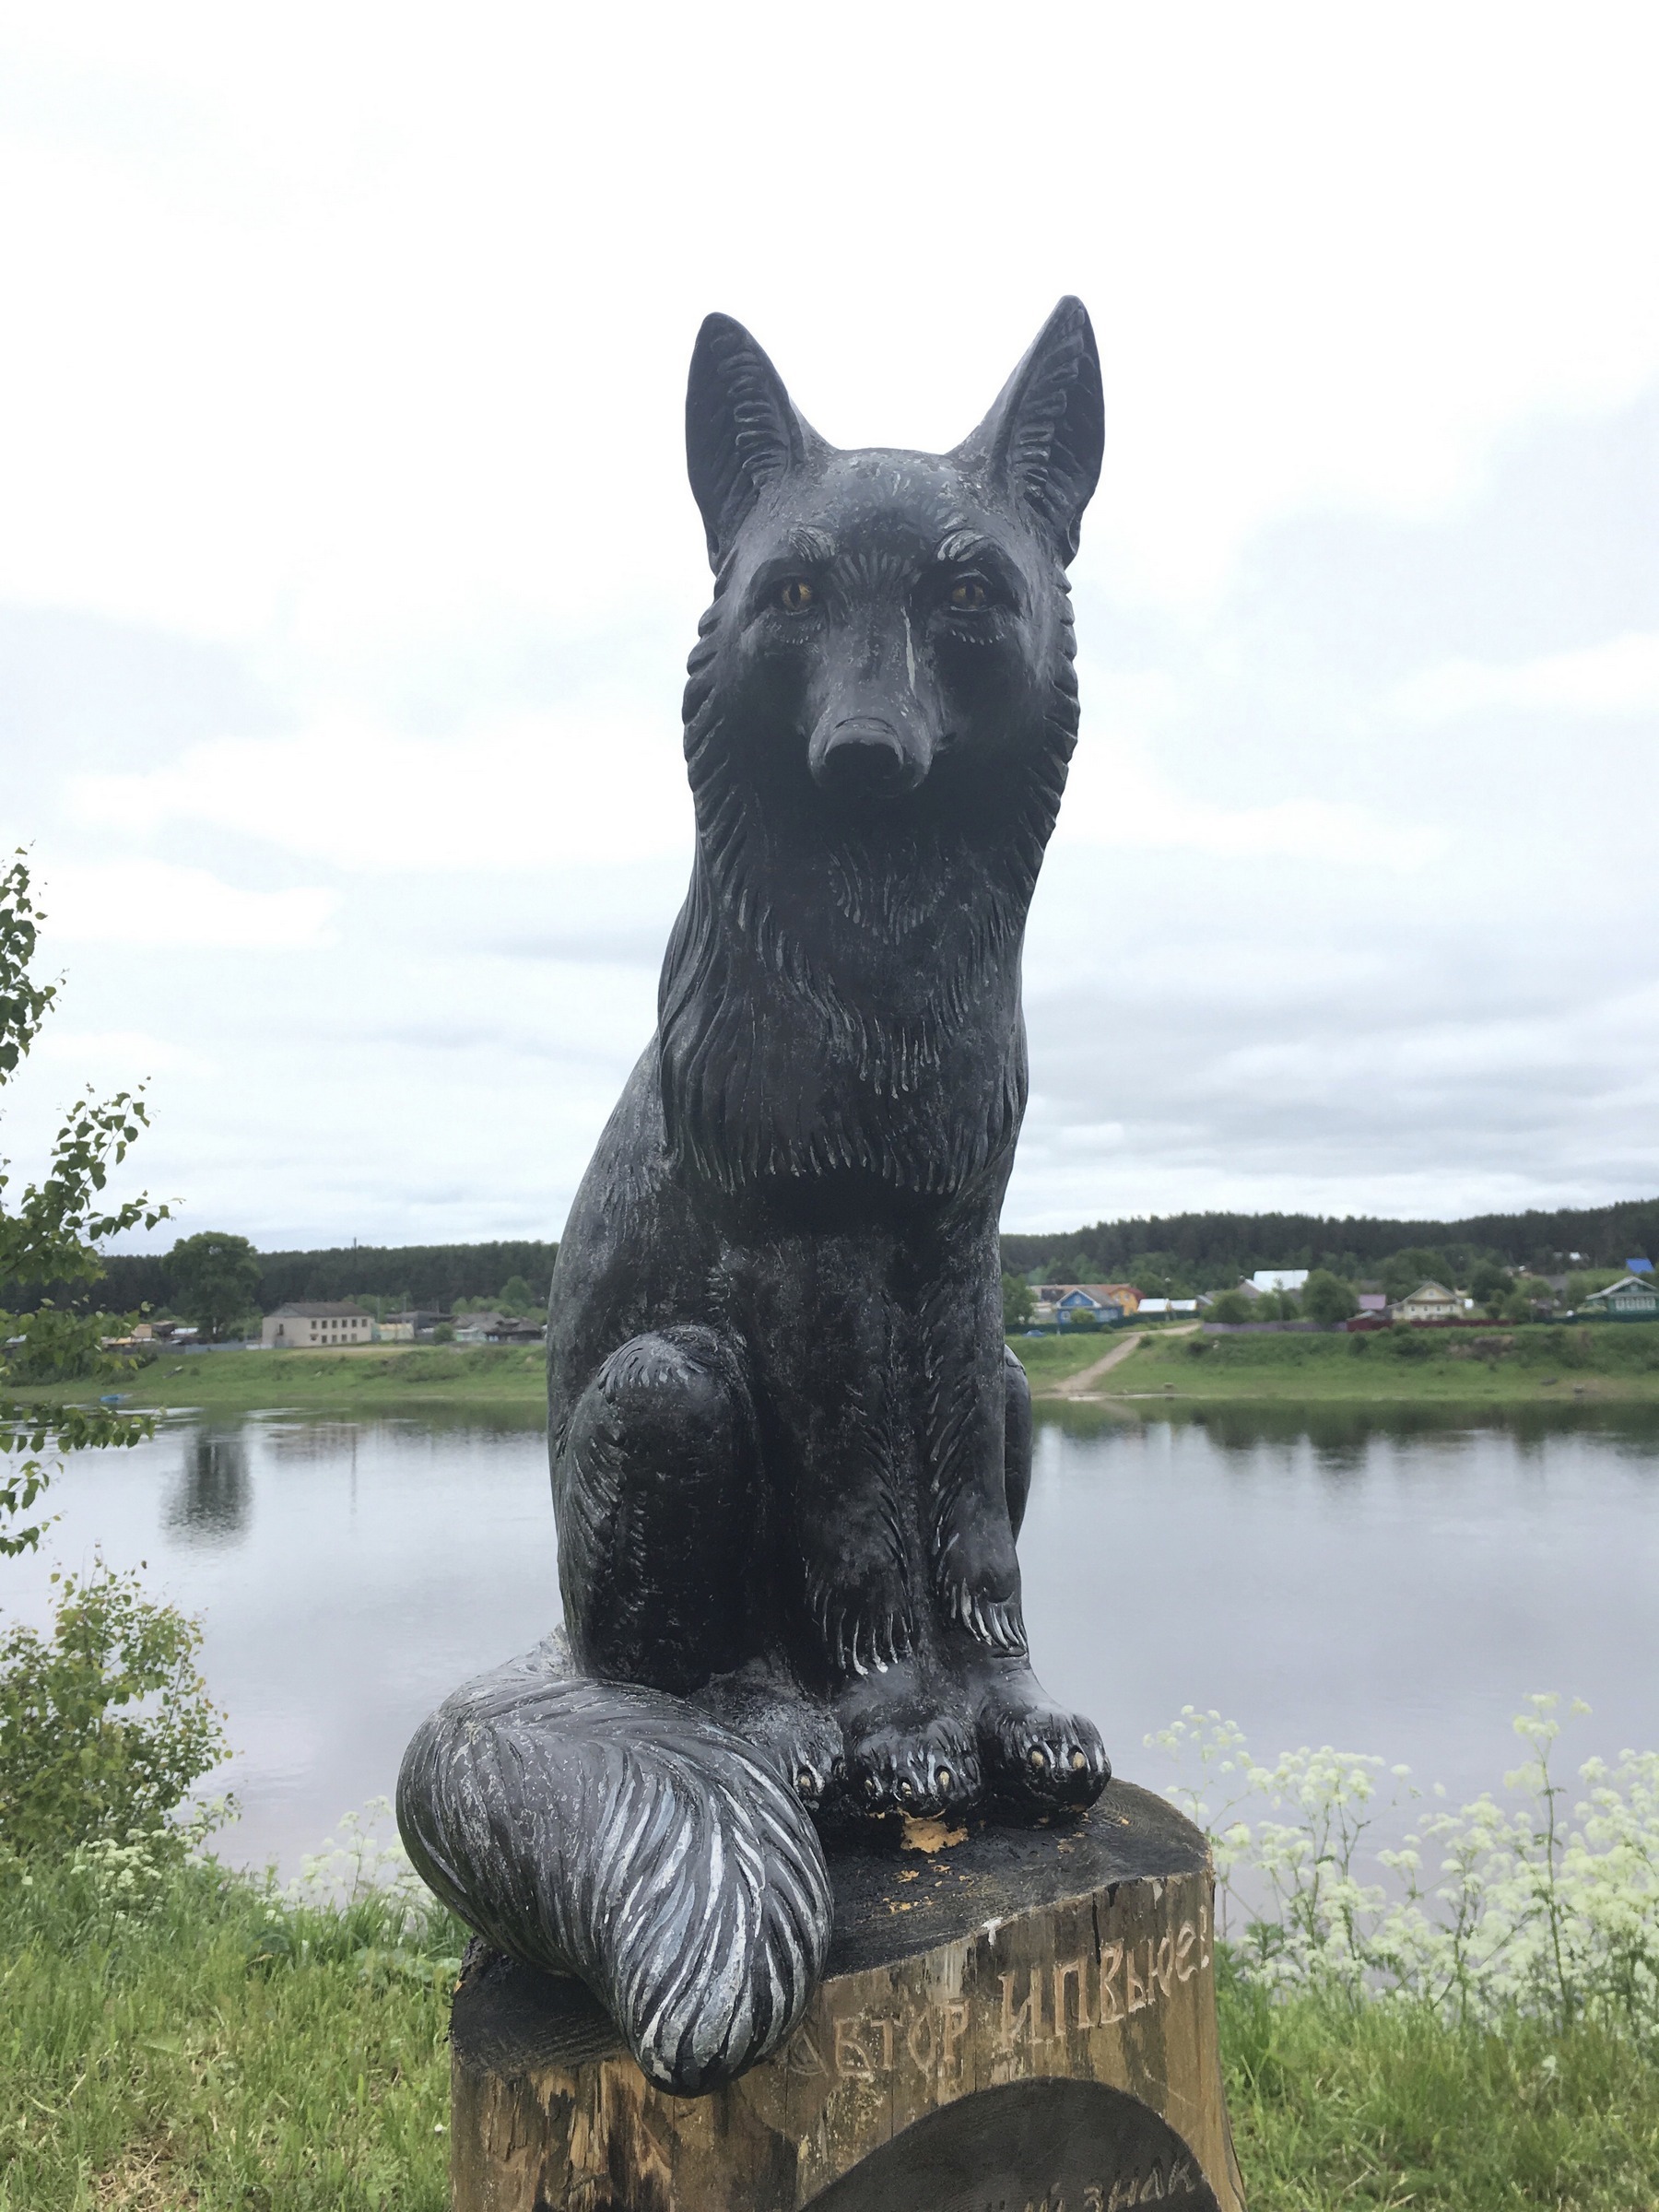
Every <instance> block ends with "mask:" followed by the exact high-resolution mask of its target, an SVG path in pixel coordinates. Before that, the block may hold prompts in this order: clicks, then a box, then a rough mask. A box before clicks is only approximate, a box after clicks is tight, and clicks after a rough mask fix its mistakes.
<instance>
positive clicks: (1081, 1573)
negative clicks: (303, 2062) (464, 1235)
mask: <svg viewBox="0 0 1659 2212" xmlns="http://www.w3.org/2000/svg"><path fill="white" fill-rule="evenodd" d="M541 1430H542V1422H541V1419H540V1418H539V1415H538V1413H537V1412H535V1410H533V1409H529V1408H525V1409H523V1410H520V1409H517V1408H514V1409H512V1410H511V1411H507V1412H502V1413H492V1412H489V1411H486V1410H484V1409H480V1408H477V1407H463V1406H444V1407H434V1408H432V1410H431V1413H430V1415H429V1416H426V1417H424V1418H414V1419H410V1418H400V1419H379V1418H377V1419H359V1420H341V1419H338V1418H334V1419H322V1420H319V1419H315V1418H305V1417H303V1416H301V1415H299V1414H297V1413H295V1412H293V1411H291V1410H285V1409H283V1408H282V1407H280V1406H271V1407H269V1408H266V1409H265V1411H264V1412H263V1413H261V1414H260V1415H258V1416H255V1417H252V1418H248V1419H246V1420H245V1421H241V1422H234V1423H231V1422H226V1421H223V1420H218V1421H209V1420H205V1419H203V1418H201V1417H199V1416H197V1417H193V1418H189V1419H182V1420H179V1421H176V1422H172V1423H170V1424H169V1425H168V1426H167V1427H166V1428H165V1429H164V1430H163V1432H162V1433H161V1434H160V1435H159V1436H158V1437H157V1438H156V1439H155V1441H153V1442H152V1443H149V1444H145V1445H140V1446H139V1447H138V1448H137V1449H136V1450H135V1451H134V1452H132V1453H120V1454H115V1453H86V1454H81V1455H77V1456H76V1459H75V1460H74V1461H72V1463H71V1465H70V1467H69V1468H68V1469H67V1470H66V1471H65V1475H64V1477H61V1478H60V1482H59V1485H58V1487H57V1488H55V1489H54V1492H53V1498H54V1501H55V1503H56V1504H57V1506H58V1508H59V1510H60V1512H61V1519H60V1520H59V1521H58V1522H57V1523H56V1524H54V1526H53V1532H52V1536H51V1538H50V1540H49V1542H48V1544H47V1545H45V1546H43V1547H42V1551H41V1556H40V1557H39V1559H33V1558H30V1559H22V1560H14V1561H11V1562H8V1567H7V1578H6V1583H7V1586H6V1593H5V1595H6V1608H7V1612H8V1615H10V1614H13V1613H15V1614H16V1617H17V1618H22V1619H27V1620H29V1622H30V1623H31V1624H35V1625H39V1624H40V1623H41V1622H43V1621H45V1620H46V1619H48V1618H50V1611H51V1606H52V1603H53V1585H52V1583H51V1582H50V1576H51V1572H52V1570H53V1567H54V1566H62V1567H69V1568H77V1567H79V1566H81V1565H83V1564H84V1563H88V1562H89V1561H90V1560H91V1559H93V1558H94V1557H95V1556H96V1555H97V1553H98V1552H100V1551H101V1552H102V1554H103V1555H104V1556H105V1557H106V1558H107V1559H109V1560H110V1562H111V1563H112V1565H116V1566H131V1567H133V1568H135V1569H141V1571H142V1572H143V1574H144V1577H145V1580H146V1583H147V1586H149V1587H151V1588H152V1589H154V1590H155V1592H156V1593H157V1594H159V1595H161V1596H165V1597H166V1598H167V1599H168V1600H169V1601H170V1602H171V1603H172V1604H175V1605H178V1606H181V1607H182V1609H183V1610H184V1611H186V1612H189V1613H197V1614H200V1615H201V1617H202V1618H203V1620H204V1622H205V1626H206V1647H205V1651H204V1668H205V1672H206V1676H207V1679H208V1681H209V1682H210V1683H211V1685H212V1687H213V1690H214V1694H215V1698H216V1700H218V1702H220V1703H222V1704H223V1705H224V1706H225V1707H226V1708H227V1710H228V1711H229V1714H230V1727H231V1735H232V1740H233V1742H234V1743H235V1745H236V1747H237V1751H238V1757H237V1759H236V1760H235V1762H234V1764H233V1766H232V1767H231V1768H230V1770H229V1771H227V1772H225V1773H223V1774H221V1775H219V1776H218V1777H216V1778H215V1781H214V1783H213V1785H212V1786H213V1787H214V1788H216V1789H222V1788H230V1789H234V1790H235V1791H236V1793H237V1794H238V1796H239V1798H240V1799H241V1804H242V1806H243V1807H244V1816H245V1817H244V1819H243V1822H242V1826H241V1830H240V1831H239V1833H238V1835H237V1837H236V1838H235V1839H233V1840H228V1842H227V1848H228V1849H229V1851H230V1853H231V1855H232V1856H233V1857H238V1858H241V1859H244V1860H246V1861H248V1862H250V1863H252V1864H255V1865H257V1864H262V1863H263V1861H264V1859H265V1856H266V1855H268V1854H276V1855H277V1856H278V1857H280V1858H281V1859H282V1861H283V1862H284V1864H285V1865H287V1866H288V1868H289V1869H290V1870H291V1869H292V1868H293V1867H294V1866H295V1865H297V1863H298V1858H299V1854H300V1853H302V1852H304V1851H308V1850H312V1849H314V1848H315V1847H316V1846H317V1844H318V1842H319V1841H320V1840H321V1839H322V1838H323V1837H324V1836H325V1835H326V1834H327V1833H328V1832H329V1830H331V1829H332V1828H333V1827H334V1825H335V1821H336V1820H337V1819H338V1818H339V1817H340V1815H341V1814H342V1813H343V1812H344V1811H346V1810H347V1808H348V1807H349V1806H357V1805H361V1804H362V1803H363V1802H364V1801H365V1800H366V1799H368V1798H369V1797H371V1796H373V1795H377V1794H384V1793H389V1792H390V1790H391V1789H392V1787H393V1786H394V1781H395V1777H396V1773H397V1762H398V1759H400V1757H401V1755H402V1751H403V1747H404V1745H405V1744H406V1742H407V1740H408V1737H409V1734H410V1732H411V1730H412V1729H413V1728H414V1727H415V1725H416V1724H417V1723H418V1721H419V1719H420V1718H421V1717H422V1715H423V1714H424V1713H426V1712H429V1710H430V1708H431V1707H432V1706H433V1705H434V1704H436V1703H437V1702H438V1700H440V1699H441V1698H442V1697H444V1696H446V1695H447V1694H448V1693H449V1692H450V1691H451V1690H452V1689H453V1688H454V1687H455V1686H456V1684H457V1683H459V1682H461V1681H463V1680H465V1678H466V1677H468V1676H469V1675H473V1674H477V1673H478V1672H480V1671H481V1670H482V1669H483V1668H484V1667H486V1666H489V1665H495V1664H497V1663H498V1662H500V1660H502V1659H504V1658H506V1657H507V1656H509V1655H510V1654H511V1653H513V1652H517V1651H523V1650H524V1649H526V1648H527V1647H528V1646H529V1645H530V1644H531V1643H534V1642H535V1641H537V1640H538V1639H539V1638H540V1637H542V1636H544V1635H545V1634H546V1633H547V1630H548V1629H549V1628H550V1627H551V1626H552V1625H553V1623H554V1622H555V1621H556V1620H557V1618H558V1617H559V1587H558V1562H557V1549H556V1544H555V1538H554V1526H553V1511H552V1505H551V1501H550V1500H549V1498H548V1494H547V1452H546V1446H545V1443H544V1441H543V1436H542V1433H541ZM1020 1562H1021V1570H1022V1573H1023V1576H1024V1581H1025V1592H1026V1603H1027V1618H1028V1620H1029V1621H1030V1626H1031V1631H1032V1636H1033V1643H1034V1648H1035V1652H1036V1656H1037V1661H1038V1669H1039V1672H1040V1674H1041V1677H1042V1679H1043V1680H1044V1682H1045V1683H1046V1684H1047V1686H1048V1688H1049V1689H1050V1690H1051V1691H1052V1692H1053V1694H1054V1695H1055V1696H1056V1697H1058V1698H1061V1699H1063V1700H1065V1702H1067V1703H1071V1704H1076V1705H1077V1706H1079V1707H1080V1708H1081V1709H1082V1710H1084V1711H1086V1712H1090V1713H1092V1714H1093V1715H1094V1717H1095V1718H1096V1719H1097V1720H1098V1721H1099V1722H1100V1724H1101V1726H1102V1727H1103V1729H1104V1730H1105V1732H1106V1735H1107V1740H1108V1746H1109V1748H1110V1749H1111V1750H1112V1755H1113V1758H1114V1759H1116V1760H1117V1762H1118V1765H1119V1767H1120V1770H1121V1771H1123V1772H1124V1774H1126V1775H1128V1776H1129V1777H1131V1778H1133V1779H1142V1780H1150V1781H1153V1782H1154V1783H1157V1782H1158V1781H1159V1780H1160V1779H1161V1778H1162V1777H1161V1772H1160V1771H1159V1767H1158V1762H1157V1761H1156V1760H1155V1759H1152V1758H1151V1756H1150V1755H1149V1754H1147V1753H1146V1752H1145V1750H1144V1749H1143V1737H1144V1735H1145V1734H1146V1732H1147V1731H1148V1730H1152V1729H1156V1728H1159V1727H1161V1726H1163V1725H1164V1724H1166V1723H1167V1722H1168V1721H1169V1720H1170V1719H1171V1717H1172V1716H1173V1715H1174V1714H1175V1713H1176V1712H1179V1711H1180V1709H1181V1707H1182V1704H1183V1703H1185V1702H1187V1701H1188V1700H1191V1701H1192V1702H1194V1703H1195V1704H1197V1705H1199V1706H1201V1707H1208V1706H1210V1705H1215V1706H1218V1707H1219V1708H1221V1709H1222V1710H1223V1711H1225V1712H1229V1713H1230V1715H1231V1716H1232V1717H1233V1718H1235V1719H1236V1720H1238V1721H1239V1722H1240V1723H1241V1725H1242V1726H1243V1727H1244V1728H1245V1729H1246V1731H1247V1733H1248V1734H1249V1735H1250V1736H1251V1739H1252V1742H1253V1745H1254V1747H1255V1748H1256V1750H1257V1751H1258V1752H1259V1753H1260V1754H1262V1755H1263V1756H1266V1757H1272V1756H1273V1755H1275V1754H1277V1752H1278V1751H1279V1750H1280V1749H1282V1748H1283V1747H1285V1746H1286V1745H1289V1744H1300V1743H1306V1742H1310V1741H1311V1742H1314V1743H1320V1742H1326V1741H1331V1742H1336V1741H1340V1742H1343V1743H1347V1744H1350V1745H1353V1746H1355V1747H1358V1748H1360V1749H1364V1750H1375V1751H1378V1752H1381V1753H1382V1754H1383V1755H1384V1756H1386V1757H1387V1758H1389V1759H1395V1758H1399V1759H1406V1760H1407V1761H1409V1762H1410V1763H1411V1764H1412V1765H1413V1766H1414V1767H1415V1768H1417V1769H1418V1771H1419V1773H1420V1774H1421V1775H1422V1776H1423V1778H1424V1779H1425V1780H1427V1781H1433V1780H1437V1779H1438V1780H1442V1781H1444V1782H1445V1783H1447V1784H1448V1786H1449V1787H1450V1788H1451V1789H1452V1791H1453V1794H1454V1795H1455V1796H1459V1797H1462V1796H1469V1795H1473V1794H1475V1793H1476V1792H1477V1790H1480V1789H1483V1788H1485V1787H1487V1786H1488V1784H1489V1783H1493V1782H1494V1781H1495V1780H1496V1778H1497V1777H1498V1776H1500V1774H1501V1773H1502V1771H1504V1769H1505V1767H1506V1766H1508V1765H1512V1763H1513V1739H1512V1736H1511V1735H1510V1729H1509V1722H1510V1716H1511V1715H1512V1713H1513V1712H1515V1710H1516V1709H1517V1707H1518V1706H1519V1704H1520V1702H1521V1700H1523V1699H1524V1697H1525V1696H1526V1695H1527V1693H1528V1692H1529V1691H1531V1690H1535V1689H1542V1688H1552V1687H1554V1688H1561V1689H1562V1690H1564V1691H1567V1692H1569V1693H1577V1694H1580V1695H1582V1696H1583V1697H1585V1698H1587V1699H1588V1700H1589V1701H1590V1703H1591V1704H1592V1705H1593V1706H1594V1708H1595V1712H1594V1720H1593V1722H1592V1723H1590V1724H1586V1727H1587V1729H1588V1730H1589V1731H1590V1734H1589V1736H1588V1739H1587V1740H1586V1741H1585V1743H1584V1749H1585V1750H1586V1751H1587V1750H1589V1749H1595V1750H1598V1751H1603V1752H1611V1753H1617V1751H1618V1748H1619V1747H1620V1746H1621V1745H1623V1744H1626V1743H1635V1744H1639V1745H1647V1744H1651V1743H1654V1742H1659V1707H1656V1706H1655V1701H1654V1697H1653V1687H1652V1686H1653V1684H1654V1683H1656V1682H1659V1606H1654V1604H1653V1592H1654V1590H1655V1588H1659V1407H1653V1406H1614V1405H1594V1406H1593V1405H1586V1404H1580V1405H1577V1406H1559V1407H1547V1406H1546V1407H1534V1406H1525V1407H1516V1408H1512V1409H1505V1410H1496V1411H1493V1410H1488V1411H1485V1412H1480V1413H1474V1412H1465V1411H1457V1410H1435V1409H1430V1408H1426V1407H1422V1406H1375V1407H1362V1406H1361V1407H1357V1406H1271V1405H1261V1404H1255V1405H1243V1404H1237V1403H1235V1404H1230V1405H1229V1404H1222V1403H1218V1402H1214V1401H1204V1402H1195V1401H1193V1400H1190V1399H1189V1400H1187V1401H1186V1402H1185V1403H1184V1404H1182V1403H1179V1402H1178V1403H1176V1404H1174V1405H1167V1406H1166V1405H1157V1406H1149V1405H1146V1404H1137V1405H1135V1406H1115V1407H1114V1406H1110V1405H1104V1404H1101V1405H1092V1406H1082V1405H1058V1406H1054V1405H1049V1406H1042V1407H1041V1409H1040V1422H1039V1430H1038V1439H1037V1452H1036V1477H1035V1480H1034V1482H1033V1485H1032V1491H1031V1502H1030V1512H1029V1513H1028V1516H1027V1521H1026V1526H1025V1531H1024V1534H1023V1535H1022V1538H1021V1542H1020ZM1577 1756H1578V1754H1577V1753H1574V1754H1572V1757H1573V1758H1576V1757H1577ZM1569 1764H1571V1759H1570V1760H1569Z"/></svg>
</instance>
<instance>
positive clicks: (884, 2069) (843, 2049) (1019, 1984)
mask: <svg viewBox="0 0 1659 2212" xmlns="http://www.w3.org/2000/svg"><path fill="white" fill-rule="evenodd" d="M1209 1963H1210V1951H1209V1915H1208V1913H1207V1912H1206V1911H1204V1910H1203V1909H1200V1911H1199V1912H1198V1914H1197V1916H1196V1918H1194V1919H1191V1920H1183V1921H1181V1922H1180V1923H1178V1924H1177V1925H1176V1926H1174V1927H1173V1928H1171V1929H1168V1930H1166V1931H1165V1932H1164V1933H1163V1934H1161V1935H1145V1936H1142V1937H1141V1938H1140V1939H1139V1940H1138V1941H1136V1942H1134V1943H1129V1944H1124V1943H1102V1944H1101V1945H1100V1947H1099V1949H1098V1951H1095V1950H1089V1951H1085V1952H1083V1953H1082V1954H1081V1955H1080V1956H1078V1957H1077V1958H1075V1959H1055V1960H1054V1962H1053V1965H1052V1966H1051V1965H1043V1966H1036V1967H1030V1968H1026V1967H1017V1968H1015V1969H1014V1970H1013V1971H1010V1972H1008V1973H1001V1974H995V1975H994V1976H992V1977H991V1978H990V1982H989V1986H988V1987H982V1988H980V1989H979V1990H978V1991H977V1992H976V1993H975V1994H974V1996H973V2000H972V2002H971V2003H970V2001H969V2000H968V1999H967V1998H966V1997H963V1998H953V1999H946V2000H942V2001H940V2002H939V2003H938V2004H936V2005H925V2006H919V2005H913V2004H912V2005H909V2006H904V2007H903V2009H893V2010H888V2009H881V2010H871V2011H867V2012H848V2013H837V2014H833V2015H831V2017H830V2018H829V2019H828V2020H827V2021H825V2022H823V2023H822V2026H821V2028H820V2029H819V2030H817V2031H815V2030H814V2029H813V2027H812V2026H810V2025H808V2026H807V2027H805V2028H803V2029H802V2030H800V2031H799V2033H798V2034H797V2035H796V2036H795V2038H794V2041H793V2042H792V2043H791V2044H790V2046H789V2051H788V2055H787V2060H786V2063H787V2065H788V2066H789V2068H790V2071H791V2072H792V2073H794V2074H803V2075H828V2076H830V2077H832V2078H834V2079H838V2080H841V2081H869V2082H874V2081H877V2080H881V2079H884V2078H888V2077H891V2076H892V2075H893V2074H894V2072H895V2071H896V2070H898V2071H902V2070H904V2069H906V2068H910V2069H913V2071H914V2072H915V2073H916V2074H918V2075H920V2076H922V2077H924V2079H926V2080H930V2081H935V2080H938V2081H951V2080H956V2079H959V2077H960V2076H961V2071H962V2064H963V2053H964V2052H965V2051H966V2050H968V2049H971V2048H988V2049H989V2050H990V2051H991V2052H992V2053H994V2055H995V2056H996V2057H997V2058H998V2059H999V2060H1006V2059H1008V2058H1010V2057H1013V2058H1014V2059H1015V2060H1016V2062H1018V2059H1019V2057H1020V2056H1021V2055H1026V2056H1034V2055H1035V2054H1036V2053H1038V2051H1039V2050H1040V2048H1041V2046H1043V2045H1047V2044H1053V2043H1055V2042H1060V2041H1064V2040H1065V2039H1066V2038H1067V2037H1070V2036H1074V2035H1079V2034H1085V2033H1088V2032H1089V2031H1090V2030H1096V2029H1100V2028H1115V2027H1118V2026H1121V2025H1122V2024H1123V2023H1124V2022H1125V2021H1127V2020H1131V2019H1133V2018H1135V2015H1136V2014H1137V2013H1141V2012H1145V2011H1146V2010H1147V2008H1148V2007H1150V2006H1157V2005H1162V2004H1164V2003H1166V2002H1167V2001H1168V2000H1169V1998H1170V1997H1171V1995H1172V1994H1174V1992H1175V1990H1176V1989H1177V1988H1178V1987H1179V1986H1181V1985H1182V1983H1187V1982H1190V1981H1191V1980H1192V1978H1193V1976H1194V1974H1195V1973H1198V1972H1200V1971H1202V1970H1204V1969H1206V1968H1207V1967H1208V1965H1209ZM1114 2185H1115V2184H1114ZM1120 2201H1121V2202H1122V2203H1124V2204H1127V2203H1129V2202H1130V2201H1131V2200H1130V2199H1128V2198H1126V2197H1125V2198H1123V2199H1121V2200H1120ZM1134 2201H1135V2202H1136V2203H1138V2202H1140V2201H1141V2200H1140V2199H1138V2198H1136V2199H1135V2200H1134ZM1150 2201H1151V2200H1150V2199H1147V2202H1150ZM1014 2212H1018V2207H1016V2208H1014ZM1037 2212H1041V2207H1038V2208H1037ZM1050 2212H1056V2208H1055V2207H1054V2206H1051V2207H1050ZM1073 2212H1093V2208H1092V2207H1088V2206H1077V2207H1074V2208H1073Z"/></svg>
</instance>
